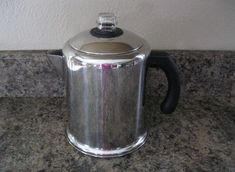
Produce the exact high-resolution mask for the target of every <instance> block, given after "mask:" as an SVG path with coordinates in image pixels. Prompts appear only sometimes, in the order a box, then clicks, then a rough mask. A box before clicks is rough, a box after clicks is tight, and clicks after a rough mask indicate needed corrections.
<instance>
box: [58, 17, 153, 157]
mask: <svg viewBox="0 0 235 172" xmlns="http://www.w3.org/2000/svg"><path fill="white" fill-rule="evenodd" d="M116 22H117V21H116V18H115V17H113V15H110V16H109V14H102V16H100V18H99V19H98V24H99V27H101V28H102V27H104V28H103V29H112V28H106V27H116ZM107 23H109V24H108V25H107ZM110 23H111V24H110ZM112 24H113V25H112ZM149 53H150V47H149V45H148V44H147V43H146V41H145V40H144V39H142V38H141V37H139V36H137V35H136V34H134V33H132V32H130V31H126V30H123V34H122V35H120V36H117V37H112V38H98V37H95V36H92V35H91V34H90V32H89V30H88V31H85V32H82V33H80V34H78V35H77V36H75V37H74V38H72V39H70V40H69V41H67V43H66V44H65V46H64V48H63V57H64V69H65V70H64V71H65V72H64V76H65V77H64V78H65V81H66V88H67V89H66V90H67V101H68V111H69V115H70V117H69V122H68V127H67V137H68V140H69V142H70V143H71V144H72V145H73V146H74V147H75V148H77V149H78V150H79V151H81V152H83V153H85V154H88V155H91V156H95V157H117V156H123V155H125V154H127V153H130V152H132V151H134V150H136V149H138V148H139V147H140V146H141V145H143V144H144V142H145V138H146V133H147V132H146V127H145V125H144V117H143V114H142V111H143V88H144V76H145V69H146V66H145V64H146V60H147V57H148V55H149ZM58 67H59V66H58Z"/></svg>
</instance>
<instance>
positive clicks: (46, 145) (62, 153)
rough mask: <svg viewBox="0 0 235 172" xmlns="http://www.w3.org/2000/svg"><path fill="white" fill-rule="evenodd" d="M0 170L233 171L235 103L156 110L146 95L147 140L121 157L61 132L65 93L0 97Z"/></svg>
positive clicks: (203, 102) (195, 102) (202, 101)
mask: <svg viewBox="0 0 235 172" xmlns="http://www.w3.org/2000/svg"><path fill="white" fill-rule="evenodd" d="M0 105H1V108H0V140H1V142H0V171H41V172H42V171H56V172H58V171H76V172H77V171H79V172H80V171H87V172H89V171H99V172H102V171H108V172H111V171H115V172H118V171H128V172H129V171H147V172H150V171H164V172H165V171H195V172H198V171H213V172H216V171H223V172H225V171H230V172H234V171H235V107H234V105H232V104H231V102H230V100H227V99H226V98H218V99H216V98H210V99H208V98H205V97H201V98H192V99H188V100H187V101H186V100H182V101H181V102H180V104H179V106H178V108H177V110H176V112H175V113H173V114H171V115H165V114H161V113H159V110H158V109H159V108H158V107H159V102H158V101H157V99H156V97H151V96H148V97H147V102H146V108H145V115H146V122H147V123H148V127H149V136H148V139H147V142H146V144H145V145H144V146H143V147H142V148H141V149H140V150H138V151H137V152H135V153H132V154H131V155H127V156H125V157H122V158H113V159H99V158H91V157H89V156H86V155H83V154H81V153H79V152H78V151H76V150H75V149H74V148H73V147H72V146H70V145H69V143H68V142H67V140H66V138H65V132H64V129H65V126H66V123H67V120H68V114H67V112H66V103H65V99H64V98H58V97H57V98H33V97H32V98H25V97H24V98H23V97H21V98H11V97H6V98H0Z"/></svg>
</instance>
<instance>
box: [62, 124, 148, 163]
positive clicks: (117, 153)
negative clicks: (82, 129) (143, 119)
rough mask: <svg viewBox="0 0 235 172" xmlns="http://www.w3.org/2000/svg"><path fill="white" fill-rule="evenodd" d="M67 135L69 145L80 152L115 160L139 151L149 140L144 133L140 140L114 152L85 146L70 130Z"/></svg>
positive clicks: (67, 130)
mask: <svg viewBox="0 0 235 172" xmlns="http://www.w3.org/2000/svg"><path fill="white" fill-rule="evenodd" d="M66 135H67V138H68V141H69V143H70V144H71V145H72V146H73V147H74V148H75V149H77V150H78V151H80V152H82V153H84V154H86V155H90V156H93V157H99V158H113V157H120V156H124V155H126V154H129V153H132V152H134V151H136V150H137V149H139V148H140V147H141V146H143V145H144V143H145V141H146V138H147V133H144V134H143V135H142V136H139V138H138V139H137V140H136V141H135V142H133V143H131V144H130V145H126V146H125V147H122V148H120V147H117V148H116V149H113V150H105V149H102V148H100V147H97V148H94V147H90V146H89V145H85V144H82V143H80V142H79V141H78V140H77V139H76V138H75V137H74V136H73V135H71V133H70V131H69V129H68V128H67V129H66Z"/></svg>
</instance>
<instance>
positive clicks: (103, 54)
mask: <svg viewBox="0 0 235 172" xmlns="http://www.w3.org/2000/svg"><path fill="white" fill-rule="evenodd" d="M68 45H69V46H70V47H71V48H72V49H74V50H75V51H77V52H78V53H83V54H87V55H88V54H90V55H100V56H110V55H117V56H118V55H127V54H132V53H134V52H136V51H138V50H139V49H141V48H142V47H143V46H144V45H143V44H141V45H140V46H138V47H136V48H134V49H132V50H129V51H123V52H118V53H98V52H97V53H95V52H87V51H82V50H79V49H78V48H76V47H75V46H73V45H72V44H71V42H70V40H69V41H68Z"/></svg>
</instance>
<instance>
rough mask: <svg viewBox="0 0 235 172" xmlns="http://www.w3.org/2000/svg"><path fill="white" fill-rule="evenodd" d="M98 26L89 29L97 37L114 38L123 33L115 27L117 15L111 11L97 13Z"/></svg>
mask: <svg viewBox="0 0 235 172" xmlns="http://www.w3.org/2000/svg"><path fill="white" fill-rule="evenodd" d="M96 22H97V24H98V26H97V27H95V28H93V29H91V31H90V33H91V35H93V36H95V37H98V38H114V37H118V36H121V35H122V34H123V31H122V29H120V28H118V27H116V25H117V17H116V16H115V15H114V14H113V13H99V16H98V19H97V21H96Z"/></svg>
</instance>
